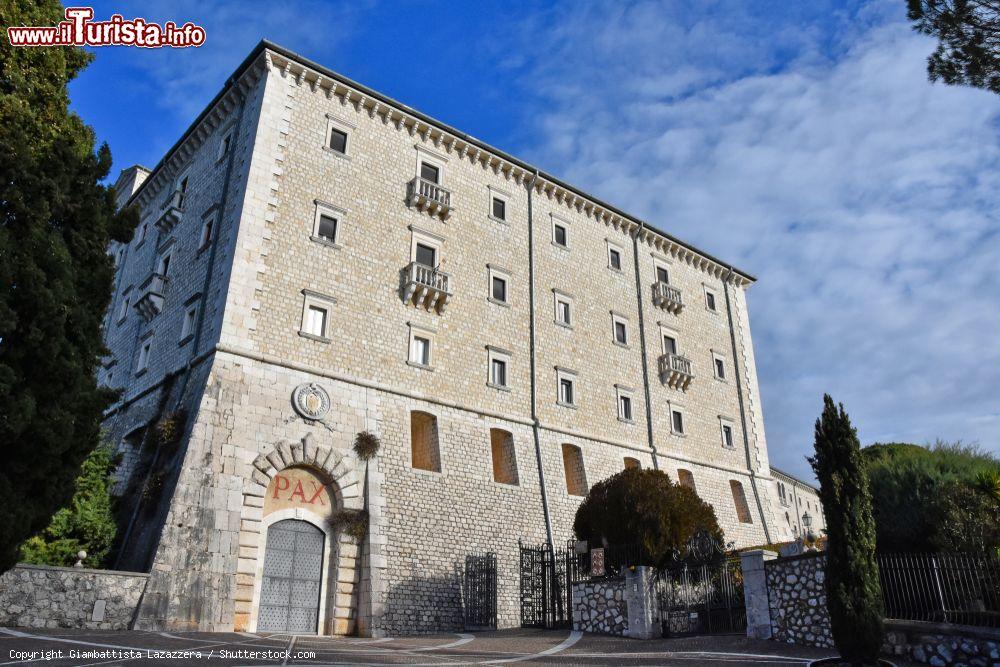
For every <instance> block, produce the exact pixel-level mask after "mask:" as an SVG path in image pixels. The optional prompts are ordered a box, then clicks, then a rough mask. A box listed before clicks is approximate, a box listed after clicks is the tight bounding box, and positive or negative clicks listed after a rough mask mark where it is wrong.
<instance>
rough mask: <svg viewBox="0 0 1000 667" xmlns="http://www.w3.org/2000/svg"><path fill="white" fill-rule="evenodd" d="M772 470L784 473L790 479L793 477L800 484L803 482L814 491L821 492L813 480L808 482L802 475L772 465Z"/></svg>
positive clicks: (780, 473)
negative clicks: (798, 475) (797, 475)
mask: <svg viewBox="0 0 1000 667" xmlns="http://www.w3.org/2000/svg"><path fill="white" fill-rule="evenodd" d="M771 472H776V473H778V474H779V475H784V476H785V477H787V478H789V479H791V480H793V481H796V482H798V483H799V484H801V485H803V486H808V487H809V488H810V489H812V490H813V491H816V492H819V488H818V487H817V486H816V485H815V484H813V483H811V482H807V481H805V480H804V479H802V478H801V477H796V476H795V475H792V474H790V473H787V472H785V471H784V470H782V469H781V468H775V467H774V466H771Z"/></svg>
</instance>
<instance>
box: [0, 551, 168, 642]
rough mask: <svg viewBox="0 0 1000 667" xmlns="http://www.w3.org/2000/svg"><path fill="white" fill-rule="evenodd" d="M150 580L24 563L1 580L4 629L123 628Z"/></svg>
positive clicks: (0, 620) (1, 623)
mask: <svg viewBox="0 0 1000 667" xmlns="http://www.w3.org/2000/svg"><path fill="white" fill-rule="evenodd" d="M148 577H149V575H148V574H141V573H138V572H117V571H113V570H89V569H84V568H72V567H50V566H46V565H28V564H26V563H21V564H19V565H17V566H15V567H14V568H12V569H11V570H8V571H7V572H5V573H4V574H3V576H0V626H15V627H25V628H87V629H91V630H124V629H127V628H128V627H129V625H130V624H131V622H132V616H133V615H134V613H135V608H136V606H137V605H138V604H139V599H140V598H141V597H142V591H143V589H144V588H145V586H146V580H147V579H148Z"/></svg>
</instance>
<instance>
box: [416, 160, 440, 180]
mask: <svg viewBox="0 0 1000 667" xmlns="http://www.w3.org/2000/svg"><path fill="white" fill-rule="evenodd" d="M420 178H422V179H424V180H425V181H430V182H431V183H435V184H437V183H439V179H440V178H441V168H440V167H436V166H434V165H433V164H430V163H428V162H421V163H420Z"/></svg>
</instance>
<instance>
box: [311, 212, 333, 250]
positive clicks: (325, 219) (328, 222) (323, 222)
mask: <svg viewBox="0 0 1000 667" xmlns="http://www.w3.org/2000/svg"><path fill="white" fill-rule="evenodd" d="M316 236H318V237H320V238H321V239H325V240H327V241H329V242H330V243H335V242H336V241H337V219H336V218H334V217H333V216H330V215H327V214H325V213H320V215H319V221H318V222H317V223H316Z"/></svg>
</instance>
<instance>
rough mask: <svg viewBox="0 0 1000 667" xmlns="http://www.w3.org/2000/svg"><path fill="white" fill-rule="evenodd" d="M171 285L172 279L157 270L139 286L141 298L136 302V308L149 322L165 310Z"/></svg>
mask: <svg viewBox="0 0 1000 667" xmlns="http://www.w3.org/2000/svg"><path fill="white" fill-rule="evenodd" d="M169 286H170V279H169V278H167V277H166V276H165V275H163V274H160V273H156V272H153V273H151V274H149V277H148V278H146V279H145V280H144V281H143V282H142V285H140V286H139V298H138V299H137V300H136V302H135V308H136V310H138V311H139V314H140V315H142V317H143V318H144V319H145V320H146V321H147V322H148V321H149V320H151V319H153V318H154V317H156V316H157V315H159V314H160V312H161V311H162V310H163V302H164V300H165V299H166V296H167V288H168V287H169Z"/></svg>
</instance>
